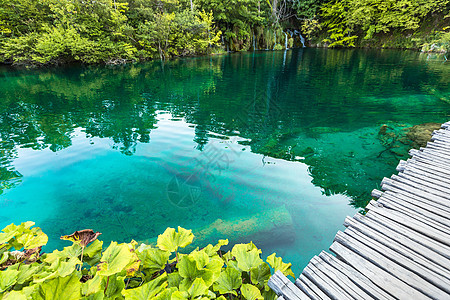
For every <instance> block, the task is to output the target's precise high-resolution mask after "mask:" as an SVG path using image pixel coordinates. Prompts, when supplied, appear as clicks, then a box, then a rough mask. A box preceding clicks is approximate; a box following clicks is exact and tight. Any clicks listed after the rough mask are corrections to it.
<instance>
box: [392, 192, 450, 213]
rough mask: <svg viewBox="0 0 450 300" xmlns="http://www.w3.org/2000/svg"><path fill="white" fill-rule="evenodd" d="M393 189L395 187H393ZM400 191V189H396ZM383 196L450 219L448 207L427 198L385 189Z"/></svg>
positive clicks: (449, 208)
mask: <svg viewBox="0 0 450 300" xmlns="http://www.w3.org/2000/svg"><path fill="white" fill-rule="evenodd" d="M393 189H395V188H393ZM397 191H400V190H397ZM384 195H385V196H390V197H395V198H397V199H399V200H401V201H404V202H408V203H411V204H413V205H416V206H419V207H422V208H424V209H427V210H428V211H431V212H434V213H435V214H436V215H438V216H441V217H442V218H446V219H450V207H448V206H445V205H441V204H438V203H436V202H433V201H430V200H428V199H425V198H422V197H419V196H416V195H414V194H410V193H408V192H406V191H401V192H395V191H392V190H389V191H385V192H384Z"/></svg>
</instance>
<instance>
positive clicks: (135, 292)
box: [122, 274, 167, 300]
mask: <svg viewBox="0 0 450 300" xmlns="http://www.w3.org/2000/svg"><path fill="white" fill-rule="evenodd" d="M166 287H167V276H166V275H165V274H164V275H163V276H159V277H157V278H156V279H154V280H152V281H150V282H147V283H144V284H143V285H142V286H140V287H137V288H134V289H129V290H123V291H122V294H123V295H124V296H125V298H126V299H127V300H128V299H130V300H147V299H151V298H153V297H154V296H155V295H156V294H158V293H160V292H161V291H163V290H164V289H165V288H166Z"/></svg>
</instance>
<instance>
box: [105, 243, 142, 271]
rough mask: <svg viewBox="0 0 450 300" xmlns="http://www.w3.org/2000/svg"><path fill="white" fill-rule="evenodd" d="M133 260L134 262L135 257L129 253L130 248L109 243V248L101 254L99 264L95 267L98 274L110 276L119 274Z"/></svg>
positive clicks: (125, 245)
mask: <svg viewBox="0 0 450 300" xmlns="http://www.w3.org/2000/svg"><path fill="white" fill-rule="evenodd" d="M134 260H136V256H135V254H134V253H132V252H131V251H130V247H129V246H128V245H127V244H117V243H116V242H111V244H110V245H109V247H108V248H107V249H106V250H105V252H103V255H102V258H101V262H100V263H99V264H98V265H97V270H98V274H99V275H102V276H111V275H113V274H116V273H119V272H120V271H122V270H123V269H124V268H125V267H126V266H127V265H130V264H131V263H132V262H133V261H134Z"/></svg>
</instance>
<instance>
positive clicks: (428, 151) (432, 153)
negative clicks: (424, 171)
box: [418, 148, 449, 162]
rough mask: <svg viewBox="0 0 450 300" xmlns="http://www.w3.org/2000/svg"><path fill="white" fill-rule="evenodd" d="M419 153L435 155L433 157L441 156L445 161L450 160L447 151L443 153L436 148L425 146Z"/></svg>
mask: <svg viewBox="0 0 450 300" xmlns="http://www.w3.org/2000/svg"><path fill="white" fill-rule="evenodd" d="M418 154H419V155H422V156H429V157H433V158H439V159H441V160H443V161H445V162H448V161H449V159H448V154H447V153H445V152H444V153H442V152H440V151H436V150H433V149H426V148H423V150H422V151H420V150H419V152H418Z"/></svg>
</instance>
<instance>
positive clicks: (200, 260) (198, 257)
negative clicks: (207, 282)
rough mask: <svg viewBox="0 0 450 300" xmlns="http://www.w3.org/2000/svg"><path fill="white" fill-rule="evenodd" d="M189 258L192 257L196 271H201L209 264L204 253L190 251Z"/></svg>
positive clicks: (207, 257)
mask: <svg viewBox="0 0 450 300" xmlns="http://www.w3.org/2000/svg"><path fill="white" fill-rule="evenodd" d="M189 256H190V257H192V258H193V259H194V260H195V263H196V264H197V269H199V270H202V269H203V268H204V267H205V266H206V264H208V263H209V256H208V254H206V252H205V251H198V250H195V251H192V252H191V253H190V254H189Z"/></svg>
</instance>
